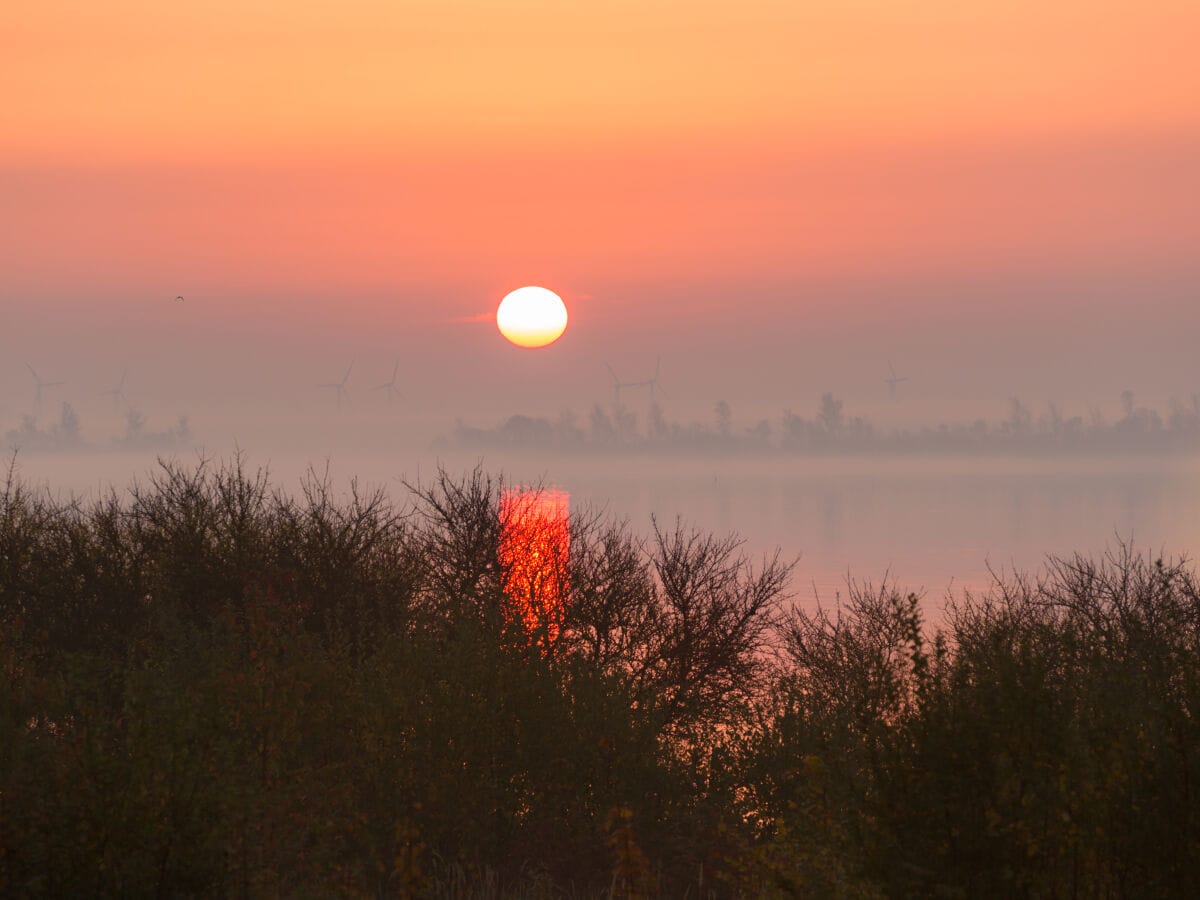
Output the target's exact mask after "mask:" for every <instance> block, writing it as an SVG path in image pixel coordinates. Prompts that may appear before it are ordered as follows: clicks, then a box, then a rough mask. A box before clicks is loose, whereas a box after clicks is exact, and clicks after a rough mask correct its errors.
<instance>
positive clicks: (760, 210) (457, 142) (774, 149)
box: [0, 0, 1200, 413]
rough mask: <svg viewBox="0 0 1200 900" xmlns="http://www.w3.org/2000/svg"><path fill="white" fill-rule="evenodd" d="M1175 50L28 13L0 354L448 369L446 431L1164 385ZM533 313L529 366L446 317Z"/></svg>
mask: <svg viewBox="0 0 1200 900" xmlns="http://www.w3.org/2000/svg"><path fill="white" fill-rule="evenodd" d="M1198 33H1200V6H1197V5H1196V4H1195V3H1192V2H1170V0H1167V2H1152V3H1146V2H1126V0H1111V2H1105V3H1103V4H1096V3H1094V2H1075V0H1063V2H1058V3H1054V4H1049V5H1046V4H1043V3H1034V2H1027V0H1008V2H999V0H976V2H972V3H969V4H968V3H961V2H948V0H947V2H944V0H925V2H920V3H899V2H895V0H839V2H832V0H827V2H819V3H818V2H794V0H789V2H782V0H781V2H774V0H771V2H762V0H760V2H750V3H738V4H732V3H729V2H727V0H722V2H714V0H693V2H689V3H686V4H684V3H663V2H631V0H615V2H606V3H603V4H599V3H595V4H564V3H559V2H549V0H515V2H504V3H499V2H480V0H463V2H455V3H449V2H407V3H403V4H397V3H385V2H361V0H359V2H347V3H340V4H336V5H335V4H328V3H316V2H304V0H301V2H296V0H289V2H288V3H282V2H259V3H249V4H247V3H242V2H237V3H234V2H230V0H218V2H206V3H190V2H182V3H172V4H156V3H149V2H133V0H113V2H108V3H104V4H91V3H74V2H59V3H55V2H49V3H42V4H24V5H21V6H20V7H18V8H15V9H13V10H10V11H8V12H7V13H6V23H5V27H4V29H3V30H2V31H0V85H2V86H3V87H0V91H2V92H3V108H4V111H5V112H4V116H3V121H0V209H2V210H3V214H2V216H0V273H3V274H2V276H0V303H2V304H3V305H4V307H5V308H6V309H7V311H8V313H9V315H8V318H9V323H8V324H9V326H10V327H9V328H7V329H6V330H7V331H8V336H9V337H8V340H7V341H5V339H4V338H2V337H0V350H3V351H4V353H5V356H6V357H7V356H9V355H10V354H12V353H15V352H16V350H17V349H18V348H20V349H21V350H22V352H23V353H28V354H30V355H33V356H36V357H37V358H38V359H39V360H43V361H45V364H46V365H47V366H49V365H56V366H58V367H59V368H61V369H64V370H67V371H68V374H69V375H71V376H72V377H75V378H77V379H78V378H85V377H87V376H86V375H85V374H84V373H85V371H88V372H91V371H96V370H99V369H103V370H104V371H112V370H117V371H119V370H120V368H121V367H122V366H123V365H126V364H130V363H132V364H133V365H134V366H140V367H141V368H142V370H143V371H146V370H151V369H153V368H154V367H155V366H156V365H162V364H165V361H167V360H187V361H188V362H189V364H191V365H193V366H195V367H196V368H200V367H202V366H204V365H205V364H206V363H205V360H206V359H211V358H213V357H214V355H220V356H221V358H222V359H223V360H225V364H227V365H229V366H232V367H233V368H234V370H236V369H237V366H239V365H240V366H242V369H241V370H240V371H234V370H231V371H230V372H229V373H228V382H229V386H228V390H227V392H226V393H225V394H220V395H221V396H227V395H229V396H232V395H236V394H238V392H239V391H240V390H241V389H240V388H238V387H237V385H238V384H243V383H245V382H246V380H247V379H251V378H265V379H266V381H270V379H271V376H269V375H266V374H265V372H266V371H274V372H278V373H279V374H278V375H277V379H276V381H277V383H276V387H278V385H282V384H294V383H304V384H307V383H308V381H310V380H312V379H311V378H309V376H308V374H307V373H308V371H309V369H308V368H305V366H310V367H312V368H318V369H323V368H328V369H330V370H332V371H333V372H334V373H336V372H338V371H341V370H342V369H344V366H345V360H346V359H348V358H357V359H362V360H364V362H363V363H362V365H363V366H364V367H365V366H366V365H368V362H367V360H373V363H371V364H372V365H374V368H375V369H379V370H380V371H381V372H382V373H383V374H384V377H383V378H379V379H377V380H379V381H382V380H385V379H386V372H387V371H390V362H391V360H392V359H393V358H395V357H402V358H404V359H405V360H407V361H408V363H409V365H408V366H407V370H408V373H409V377H410V378H412V379H424V378H425V377H426V375H427V374H428V373H429V372H430V371H431V370H434V369H435V368H436V367H437V366H438V365H439V363H440V362H442V361H444V360H446V359H449V358H456V359H457V358H468V359H470V360H471V361H472V362H471V364H470V365H469V366H465V367H462V366H459V367H456V368H455V370H454V371H453V372H450V373H446V374H445V375H444V377H443V376H441V375H439V379H438V380H439V383H440V384H441V385H442V386H443V387H445V389H446V391H447V395H448V396H447V397H444V398H442V399H440V400H433V401H431V403H432V404H433V405H436V406H439V407H443V408H444V407H445V406H446V405H447V404H450V405H453V404H454V403H460V404H461V405H460V406H457V407H455V408H460V409H462V410H463V411H464V412H469V413H474V412H476V411H477V410H480V409H482V410H492V409H497V404H498V402H499V400H498V399H497V398H500V400H502V399H504V396H505V392H507V393H508V394H509V395H512V394H515V395H516V396H517V397H518V398H520V399H521V400H525V399H528V398H531V397H533V396H534V395H532V394H531V393H530V392H531V390H532V387H531V386H536V385H539V384H541V383H543V382H544V381H546V380H547V379H550V380H552V381H553V382H554V383H555V384H556V385H558V386H560V387H561V391H560V392H559V393H553V392H551V393H544V396H543V395H540V394H539V395H536V397H537V399H531V400H530V406H531V407H532V408H533V411H544V409H546V408H549V409H553V408H555V407H556V406H559V405H563V404H565V403H567V402H569V400H570V399H571V398H572V397H575V396H580V395H581V392H583V391H592V392H593V393H594V394H595V395H596V397H597V398H599V397H603V396H604V379H605V375H604V372H603V369H602V366H601V363H602V362H604V361H608V360H612V361H613V364H614V365H618V366H622V367H631V368H637V369H638V370H642V369H645V370H649V369H651V368H652V366H653V359H654V358H655V357H656V356H657V355H659V354H661V355H663V356H664V357H665V360H666V361H665V363H664V366H665V371H664V380H668V381H670V382H671V383H673V384H674V385H675V386H676V388H677V390H679V395H678V397H677V399H678V401H679V402H680V403H682V404H684V405H685V406H686V405H689V404H690V405H691V406H692V407H694V408H696V409H705V408H708V407H709V406H711V403H712V401H713V399H714V398H715V397H716V396H718V395H720V394H722V393H729V394H732V395H734V397H736V398H737V400H738V401H740V402H741V403H743V404H749V405H761V406H763V407H773V406H777V405H783V404H785V403H786V402H787V401H788V399H789V397H791V396H792V393H790V392H793V391H794V386H796V385H803V386H804V390H805V391H807V393H805V395H804V396H805V397H808V395H809V394H813V393H814V392H816V391H817V390H819V389H829V388H834V389H840V390H843V391H845V392H848V393H850V394H851V395H853V394H854V392H855V391H859V392H860V393H861V394H862V397H863V398H868V397H875V398H876V399H878V397H877V395H878V394H879V388H878V385H876V384H875V382H877V381H879V380H880V379H881V378H882V373H880V372H876V371H875V369H877V368H881V367H882V361H881V360H882V357H884V356H898V357H899V358H900V360H901V361H902V363H903V367H904V368H905V369H906V370H915V371H916V373H917V374H918V375H919V376H921V380H922V381H923V383H924V385H925V388H924V394H923V396H924V398H925V400H926V401H927V402H928V406H927V408H925V410H924V411H925V412H927V413H929V412H932V411H936V410H943V409H944V410H947V411H951V412H953V411H961V410H966V409H968V408H969V407H970V406H971V404H973V403H974V404H980V405H982V404H984V403H985V402H986V403H993V402H994V401H995V400H996V398H1002V397H1004V396H1007V395H1008V394H1009V393H1012V392H1014V391H1027V392H1033V393H1035V394H1036V392H1038V391H1039V390H1040V391H1041V396H1049V395H1055V396H1061V397H1065V398H1066V399H1068V400H1077V401H1079V402H1083V401H1085V400H1092V399H1098V398H1097V397H1096V396H1095V395H1103V396H1115V393H1116V392H1117V391H1119V390H1120V389H1122V388H1123V387H1125V386H1130V385H1131V384H1132V386H1135V387H1137V388H1139V389H1143V390H1148V391H1151V392H1158V393H1159V394H1161V395H1163V396H1165V395H1166V394H1167V393H1169V392H1172V391H1177V392H1182V393H1186V392H1188V391H1191V390H1196V389H1200V373H1198V372H1197V371H1196V367H1195V366H1194V365H1193V364H1192V363H1191V361H1190V356H1189V350H1188V347H1190V346H1193V345H1194V335H1195V334H1196V333H1197V331H1198V330H1200V312H1197V308H1198V307H1200V298H1198V297H1197V293H1198V292H1197V290H1196V288H1197V284H1198V283H1200V280H1198V279H1200V212H1198V205H1197V203H1196V202H1195V198H1196V197H1197V196H1200V90H1197V78H1196V74H1195V72H1196V66H1195V53H1194V39H1195V35H1196V34H1198ZM529 283H537V284H544V285H546V286H547V287H550V288H552V289H554V290H556V291H557V292H558V293H560V294H561V295H562V296H563V297H564V299H565V300H566V301H567V303H568V305H569V307H570V309H571V322H572V325H571V329H570V330H569V331H568V334H567V336H565V337H564V338H563V340H562V341H560V342H559V344H558V345H555V347H554V348H551V349H550V350H547V351H544V352H545V353H546V354H548V355H547V356H544V357H541V358H538V359H536V360H531V359H529V358H517V357H514V356H513V355H512V354H513V352H516V351H513V348H510V347H508V346H507V345H504V344H503V342H502V341H501V340H500V339H499V338H498V337H497V336H496V335H495V333H494V330H491V331H489V327H490V326H489V325H488V324H487V323H486V322H484V323H482V324H481V323H479V322H476V321H472V320H474V319H480V318H481V317H482V318H486V316H487V315H489V314H490V313H491V312H492V310H494V307H495V304H496V302H498V300H499V298H500V297H502V296H503V295H504V294H505V293H507V292H508V291H509V290H511V289H512V288H514V287H516V286H519V285H522V284H529ZM177 293H179V294H184V295H186V296H187V297H188V303H189V304H190V305H191V308H190V309H189V311H188V312H187V313H186V315H188V316H189V317H191V318H189V319H188V320H187V324H186V325H180V324H179V323H178V322H177V321H175V320H172V319H170V318H169V317H170V316H175V317H176V319H178V318H179V316H180V315H181V314H182V311H181V310H179V309H177V308H172V307H169V308H166V309H164V308H163V307H162V302H163V300H164V298H168V297H173V296H174V295H175V294H177ZM197 307H198V308H197ZM65 324H72V325H74V326H76V327H74V328H71V329H64V325H65ZM67 331H69V332H70V333H66V332H67ZM100 335H103V338H104V339H103V340H97V338H98V336H100ZM981 335H987V339H986V340H985V339H984V338H983V337H981ZM1188 335H1191V336H1192V337H1190V338H1189V337H1187V336H1188ZM150 348H154V349H150ZM510 351H511V352H510ZM322 353H323V354H327V357H323V358H321V359H319V360H318V359H316V358H315V357H316V356H317V355H318V354H322ZM64 356H66V357H69V358H63V357H64ZM701 356H703V357H704V359H705V360H706V362H705V363H704V364H700V363H697V362H696V360H697V359H698V358H699V357H701ZM252 357H253V358H252ZM14 358H17V359H19V357H14ZM1099 358H1103V359H1105V364H1104V365H1103V366H1099V365H1097V364H1096V361H1097V359H1099ZM230 360H232V361H230ZM300 360H302V361H303V365H301V362H300ZM326 360H327V362H326ZM714 361H715V364H714ZM968 366H970V367H973V369H974V370H975V374H972V373H971V372H966V371H965V369H966V367H968ZM281 367H282V369H283V370H286V371H280V370H281ZM493 367H498V370H499V371H502V372H503V373H504V374H505V376H506V377H511V379H513V380H512V381H511V382H508V383H504V382H503V379H501V381H500V382H497V380H496V379H495V378H494V377H492V376H491V375H488V373H490V372H492V371H493ZM539 367H540V368H539ZM9 368H13V369H14V371H13V372H8V371H7V370H6V371H5V372H4V373H2V376H0V377H2V378H3V379H4V383H5V384H7V383H8V382H10V381H11V382H14V385H13V386H12V387H10V388H9V389H8V393H9V394H10V395H11V396H13V397H15V396H16V394H17V392H18V391H23V390H24V389H25V387H26V385H25V384H24V382H23V381H21V379H22V378H24V377H25V376H24V375H23V374H22V372H21V371H20V370H19V366H16V367H14V366H10V367H9ZM668 373H670V374H669V375H668ZM317 375H318V376H319V377H318V378H317V380H318V381H326V380H329V378H328V375H327V373H326V372H325V371H320V372H318V373H317ZM484 375H487V376H488V377H487V378H486V379H482V380H486V382H487V388H488V389H489V390H490V389H494V390H495V391H496V392H497V393H494V394H493V393H488V390H485V389H484V388H483V387H479V389H478V390H476V391H475V392H474V393H472V390H471V389H472V385H480V382H481V376H484ZM631 377H634V376H631ZM172 378H173V376H171V375H170V374H167V373H161V372H160V373H159V374H158V375H157V377H156V378H155V381H156V382H158V383H159V384H160V385H163V390H164V391H167V390H168V387H167V386H171V385H174V386H173V387H170V390H172V391H176V392H179V391H181V390H182V385H183V383H184V379H182V377H179V378H175V380H174V381H173V380H172ZM17 382H19V384H18V383H17ZM176 382H178V384H176ZM823 382H826V383H823ZM685 385H686V386H687V387H686V389H685ZM4 393H5V389H4V387H3V386H0V397H2V396H3V395H4ZM184 393H185V394H186V391H184ZM200 393H201V391H199V390H196V391H193V392H192V395H194V396H197V397H198V396H199V394H200ZM218 393H219V392H218ZM584 399H586V400H590V399H592V397H591V395H590V394H589V395H587V396H586V397H584ZM214 402H215V401H214ZM414 402H416V401H414ZM472 404H474V406H473V405H472ZM514 405H519V404H514ZM988 409H989V410H990V409H991V407H988ZM514 411H515V410H514Z"/></svg>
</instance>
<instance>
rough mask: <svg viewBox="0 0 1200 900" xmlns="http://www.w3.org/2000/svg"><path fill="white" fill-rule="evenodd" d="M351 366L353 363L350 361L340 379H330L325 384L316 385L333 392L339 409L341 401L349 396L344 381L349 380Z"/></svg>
mask: <svg viewBox="0 0 1200 900" xmlns="http://www.w3.org/2000/svg"><path fill="white" fill-rule="evenodd" d="M353 368H354V363H350V365H349V367H347V369H346V374H345V375H343V376H342V380H341V381H330V382H326V383H325V384H318V385H317V387H319V388H329V389H331V390H332V391H333V392H334V395H335V396H336V397H337V408H338V410H339V411H341V408H342V401H343V400H347V399H348V398H349V393H348V392H347V390H346V382H347V381H349V380H350V372H351V370H352V369H353Z"/></svg>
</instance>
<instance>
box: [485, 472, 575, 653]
mask: <svg viewBox="0 0 1200 900" xmlns="http://www.w3.org/2000/svg"><path fill="white" fill-rule="evenodd" d="M570 498H571V495H570V494H569V493H567V492H566V491H561V490H541V489H538V490H528V489H524V488H513V489H509V490H506V491H504V493H503V494H502V495H501V497H500V547H499V556H500V565H501V566H502V567H503V570H504V593H505V594H506V595H507V597H508V599H509V601H510V603H511V612H512V613H514V614H516V615H519V616H520V617H521V620H522V622H523V623H524V625H525V630H526V631H527V632H528V634H529V635H530V637H531V639H534V640H536V641H537V642H538V643H542V644H544V645H546V646H549V645H550V644H552V643H553V642H554V640H555V639H556V638H557V637H558V632H559V627H560V623H561V622H562V613H563V602H564V598H565V596H566V590H565V587H566V584H565V581H566V572H567V554H568V551H569V550H570V542H571V534H570V517H569V507H570Z"/></svg>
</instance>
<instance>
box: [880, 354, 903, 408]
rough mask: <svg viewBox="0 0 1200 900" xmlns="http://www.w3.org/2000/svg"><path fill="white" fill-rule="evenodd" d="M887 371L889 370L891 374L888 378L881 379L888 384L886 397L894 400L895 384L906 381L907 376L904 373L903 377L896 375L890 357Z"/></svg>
mask: <svg viewBox="0 0 1200 900" xmlns="http://www.w3.org/2000/svg"><path fill="white" fill-rule="evenodd" d="M888 371H889V372H891V373H892V374H891V376H890V377H889V378H885V379H883V381H884V383H885V384H886V385H887V386H888V399H889V400H895V399H896V385H898V384H900V383H901V382H904V381H908V376H907V375H906V376H904V377H903V378H901V377H900V376H899V375H897V374H896V370H895V368H893V366H892V361H891V360H890V359H889V360H888Z"/></svg>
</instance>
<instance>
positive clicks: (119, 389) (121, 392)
mask: <svg viewBox="0 0 1200 900" xmlns="http://www.w3.org/2000/svg"><path fill="white" fill-rule="evenodd" d="M128 374H129V370H128V369H122V370H121V380H120V381H118V382H117V386H116V387H115V388H112V389H111V390H107V391H101V392H100V396H101V397H112V398H113V409H116V408H117V407H118V406H119V405H120V404H121V403H122V402H124V403H128V402H129V399H128V398H127V397H126V396H125V376H126V375H128Z"/></svg>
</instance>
